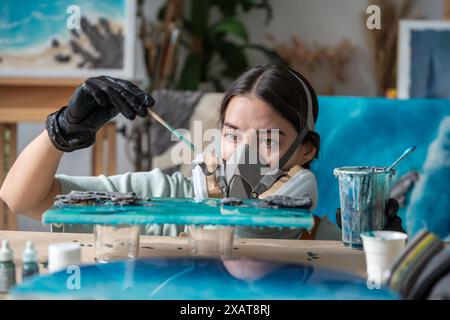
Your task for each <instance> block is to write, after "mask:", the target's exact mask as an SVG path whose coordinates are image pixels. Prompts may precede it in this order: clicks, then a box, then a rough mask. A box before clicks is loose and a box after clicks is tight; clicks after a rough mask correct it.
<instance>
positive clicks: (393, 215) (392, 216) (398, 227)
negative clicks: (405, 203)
mask: <svg viewBox="0 0 450 320" xmlns="http://www.w3.org/2000/svg"><path fill="white" fill-rule="evenodd" d="M399 207H400V206H399V204H398V201H397V200H395V199H389V200H388V202H387V205H386V210H385V215H386V218H387V220H386V226H385V227H384V229H383V230H386V231H399V232H403V233H406V231H405V230H404V229H403V227H402V219H401V218H400V217H399V216H398V215H397V212H398V209H399ZM336 223H337V225H338V227H339V229H342V226H341V208H337V209H336Z"/></svg>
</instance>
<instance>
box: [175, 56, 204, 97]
mask: <svg viewBox="0 0 450 320" xmlns="http://www.w3.org/2000/svg"><path fill="white" fill-rule="evenodd" d="M201 74H202V63H201V61H200V57H199V56H198V55H196V54H195V53H190V54H189V55H188V56H187V58H186V61H185V62H184V67H183V71H182V72H181V76H180V80H179V81H178V87H177V89H178V90H197V89H198V85H199V84H200V79H201Z"/></svg>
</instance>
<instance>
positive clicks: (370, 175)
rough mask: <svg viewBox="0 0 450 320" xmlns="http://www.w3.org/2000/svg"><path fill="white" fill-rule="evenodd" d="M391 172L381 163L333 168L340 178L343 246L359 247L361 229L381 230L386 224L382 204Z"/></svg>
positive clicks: (383, 203) (385, 199)
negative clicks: (381, 165) (377, 165)
mask: <svg viewBox="0 0 450 320" xmlns="http://www.w3.org/2000/svg"><path fill="white" fill-rule="evenodd" d="M392 174H393V172H392V171H386V168H384V167H343V168H337V169H334V175H335V176H336V177H337V178H338V179H339V196H340V205H341V226H342V241H343V243H344V246H346V247H350V248H352V249H362V240H361V237H360V234H361V233H362V232H365V231H377V230H383V228H384V227H385V225H386V216H385V208H386V204H387V202H388V200H389V191H390V184H391V178H392Z"/></svg>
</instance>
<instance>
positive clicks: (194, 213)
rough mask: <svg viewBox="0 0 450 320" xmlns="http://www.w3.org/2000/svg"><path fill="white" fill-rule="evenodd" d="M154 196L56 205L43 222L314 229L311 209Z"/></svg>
mask: <svg viewBox="0 0 450 320" xmlns="http://www.w3.org/2000/svg"><path fill="white" fill-rule="evenodd" d="M239 201H242V203H240V204H239V205H236V204H233V203H230V204H225V203H223V200H221V199H205V200H202V201H200V202H197V201H195V200H192V199H174V198H152V199H150V200H142V201H137V202H136V203H135V204H133V205H123V206H120V205H102V206H96V205H63V206H53V207H52V208H51V209H49V210H48V211H46V212H45V213H44V215H43V217H42V222H43V223H44V224H53V223H63V224H108V225H115V224H116V225H118V224H179V225H183V224H190V225H223V226H255V227H279V228H304V229H307V230H310V229H312V227H313V225H314V218H313V215H312V213H311V212H310V211H309V210H305V209H299V208H289V207H278V206H271V205H268V204H267V203H266V202H265V201H264V200H239Z"/></svg>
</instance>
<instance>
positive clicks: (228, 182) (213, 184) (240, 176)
mask: <svg viewBox="0 0 450 320" xmlns="http://www.w3.org/2000/svg"><path fill="white" fill-rule="evenodd" d="M291 74H293V75H294V76H295V77H296V78H297V79H298V80H299V81H300V83H301V84H302V86H303V88H304V90H305V92H306V96H307V103H308V114H307V119H306V125H304V126H303V129H302V131H301V132H300V133H299V134H298V135H297V137H296V139H295V140H294V142H293V143H292V144H291V146H290V147H289V148H288V150H287V151H286V152H285V153H284V155H283V156H282V157H281V158H280V159H279V161H278V162H277V163H276V164H272V165H270V164H269V163H268V161H267V159H265V157H264V156H262V154H261V151H260V150H259V149H260V148H259V143H258V142H259V141H258V138H256V143H241V144H239V145H238V147H237V148H236V150H235V151H234V153H233V154H232V155H231V157H230V158H229V159H228V160H224V159H222V157H220V156H219V157H217V155H216V156H215V159H214V160H213V161H208V159H205V155H203V154H199V155H198V156H197V158H196V160H195V161H194V162H193V179H192V182H193V187H194V193H195V199H197V200H202V199H204V198H240V199H257V198H259V197H260V195H261V194H263V193H264V192H266V191H268V190H269V189H270V188H271V187H272V186H273V185H274V184H275V183H276V182H277V181H278V180H279V179H280V178H281V177H283V176H285V175H286V174H287V171H285V170H284V169H285V166H286V164H287V163H288V161H289V160H290V158H291V157H292V155H293V154H294V152H295V151H296V150H297V148H298V147H299V146H300V145H301V144H302V142H303V140H304V139H305V137H306V135H307V134H308V132H309V131H313V130H314V117H313V110H312V106H313V101H312V97H311V92H310V90H309V88H308V86H307V85H306V84H305V82H304V81H303V80H302V79H301V78H300V77H298V76H297V75H296V74H295V73H293V72H291ZM299 117H301V118H303V117H302V116H301V115H299ZM252 141H255V140H252ZM216 150H220V147H217V146H216ZM209 160H210V159H209Z"/></svg>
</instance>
